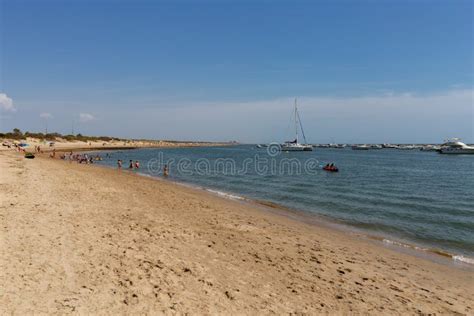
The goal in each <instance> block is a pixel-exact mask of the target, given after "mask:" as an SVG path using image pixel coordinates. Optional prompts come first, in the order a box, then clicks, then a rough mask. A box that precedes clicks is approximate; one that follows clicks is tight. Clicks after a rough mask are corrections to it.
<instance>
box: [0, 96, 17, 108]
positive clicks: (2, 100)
mask: <svg viewBox="0 0 474 316" xmlns="http://www.w3.org/2000/svg"><path fill="white" fill-rule="evenodd" d="M0 110H4V111H6V112H15V111H16V109H15V107H14V106H13V100H12V98H10V97H8V96H7V95H6V93H0Z"/></svg>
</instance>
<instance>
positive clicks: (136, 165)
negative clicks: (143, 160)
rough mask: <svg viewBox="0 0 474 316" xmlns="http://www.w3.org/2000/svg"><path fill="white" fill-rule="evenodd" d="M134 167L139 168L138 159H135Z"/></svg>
mask: <svg viewBox="0 0 474 316" xmlns="http://www.w3.org/2000/svg"><path fill="white" fill-rule="evenodd" d="M135 169H140V163H139V162H138V160H135Z"/></svg>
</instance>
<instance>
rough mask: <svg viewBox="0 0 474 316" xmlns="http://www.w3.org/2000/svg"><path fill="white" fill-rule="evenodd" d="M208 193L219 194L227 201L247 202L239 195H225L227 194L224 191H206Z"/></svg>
mask: <svg viewBox="0 0 474 316" xmlns="http://www.w3.org/2000/svg"><path fill="white" fill-rule="evenodd" d="M206 191H207V192H211V193H214V194H217V195H218V196H222V197H224V198H226V199H231V200H245V198H244V197H242V196H239V195H233V194H229V193H225V192H222V191H217V190H211V189H206Z"/></svg>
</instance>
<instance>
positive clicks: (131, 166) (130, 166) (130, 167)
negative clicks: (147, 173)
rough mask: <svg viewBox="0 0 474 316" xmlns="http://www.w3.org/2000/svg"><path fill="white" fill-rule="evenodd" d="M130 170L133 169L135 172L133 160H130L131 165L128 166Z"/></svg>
mask: <svg viewBox="0 0 474 316" xmlns="http://www.w3.org/2000/svg"><path fill="white" fill-rule="evenodd" d="M128 169H132V170H133V160H130V164H129V165H128Z"/></svg>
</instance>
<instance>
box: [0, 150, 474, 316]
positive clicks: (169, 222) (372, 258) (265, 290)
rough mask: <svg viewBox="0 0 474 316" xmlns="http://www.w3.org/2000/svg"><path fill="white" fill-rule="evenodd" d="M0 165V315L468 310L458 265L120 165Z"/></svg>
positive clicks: (13, 158) (468, 286) (464, 277)
mask: <svg viewBox="0 0 474 316" xmlns="http://www.w3.org/2000/svg"><path fill="white" fill-rule="evenodd" d="M0 170H1V173H0V202H1V204H0V226H1V228H0V229H1V233H0V245H1V247H0V258H1V259H0V314H10V313H16V314H25V313H61V314H62V313H81V314H85V313H94V314H97V313H100V314H115V313H121V314H136V313H167V314H174V313H179V314H182V313H191V314H216V313H221V314H228V313H234V314H236V313H237V314H242V313H245V314H260V313H265V314H268V313H278V314H282V313H308V314H320V313H330V314H348V313H355V314H362V313H364V314H365V313H369V314H380V313H383V314H417V313H426V314H427V313H438V314H456V313H459V314H471V315H472V314H473V313H474V312H473V309H472V302H471V301H470V299H472V297H473V296H474V290H473V273H472V271H468V270H462V269H457V268H455V267H452V266H447V265H442V264H438V263H434V262H431V261H428V260H424V259H421V258H418V257H414V256H411V255H408V254H403V253H399V252H395V251H392V250H390V249H387V248H385V247H383V246H379V245H376V244H373V243H371V242H369V241H366V240H360V239H358V238H354V237H353V236H351V235H348V234H345V233H342V232H339V231H336V230H331V229H327V228H323V227H319V226H313V225H309V224H305V223H302V222H299V221H296V220H292V219H290V218H288V217H285V216H280V215H277V214H272V213H270V212H266V211H264V210H261V209H259V208H256V207H252V206H251V205H246V204H243V203H239V202H235V201H230V200H225V199H222V198H220V197H216V196H213V195H210V194H206V193H204V192H201V191H198V190H194V189H189V188H185V187H182V186H178V185H175V184H173V183H170V182H167V181H157V180H153V179H148V178H145V177H140V176H137V175H133V174H129V173H128V172H125V171H117V170H112V169H106V168H100V167H95V166H90V165H79V164H75V163H69V162H64V161H58V160H53V159H48V158H37V159H34V160H27V159H24V158H23V157H22V156H21V155H20V154H18V153H14V152H11V151H2V152H0Z"/></svg>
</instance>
